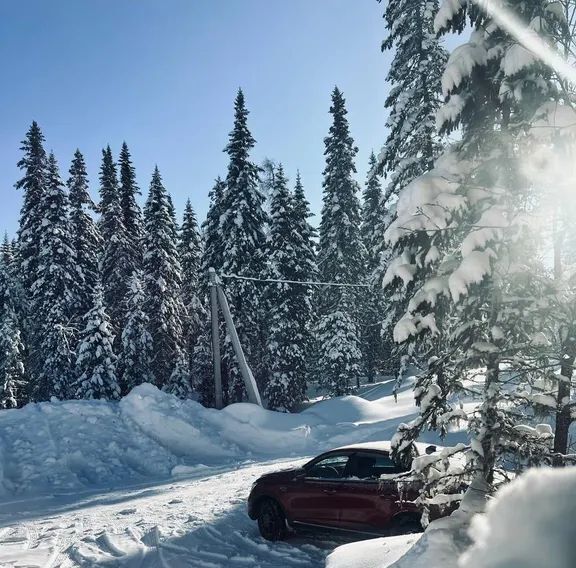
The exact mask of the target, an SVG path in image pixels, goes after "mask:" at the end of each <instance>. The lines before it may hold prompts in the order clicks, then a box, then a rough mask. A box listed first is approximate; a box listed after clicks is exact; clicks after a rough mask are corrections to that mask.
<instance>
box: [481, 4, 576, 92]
mask: <svg viewBox="0 0 576 568" xmlns="http://www.w3.org/2000/svg"><path fill="white" fill-rule="evenodd" d="M473 1H474V2H475V3H476V4H477V5H478V6H479V7H480V8H482V9H483V10H485V11H486V13H487V14H488V15H489V16H490V17H491V18H492V19H493V20H494V22H495V23H496V24H498V26H500V27H501V28H502V29H504V30H506V31H507V32H508V33H509V34H510V35H511V36H512V37H514V38H515V39H516V40H517V41H518V42H519V43H520V44H521V45H522V46H523V47H525V48H526V49H528V50H529V51H531V52H532V53H533V54H534V55H535V56H536V57H538V58H539V59H540V60H541V61H542V62H543V63H545V64H546V65H548V66H549V67H551V68H552V69H553V70H554V71H555V72H556V73H557V74H558V75H559V76H560V77H561V78H562V79H564V80H565V81H568V82H569V83H572V84H576V70H574V69H573V67H572V66H571V65H570V64H569V63H568V62H567V61H566V60H565V59H564V58H563V57H562V55H560V54H559V53H558V52H557V51H555V50H554V49H552V48H551V47H550V45H548V43H546V41H544V39H542V38H541V37H540V36H539V35H538V34H537V33H534V30H533V29H531V28H530V27H527V26H526V25H525V24H524V23H523V22H521V21H520V20H519V19H518V18H517V17H516V16H515V15H514V14H513V13H511V12H510V11H509V10H507V9H506V8H505V7H504V6H503V5H502V4H501V3H500V2H499V1H497V0H496V1H495V0H473Z"/></svg>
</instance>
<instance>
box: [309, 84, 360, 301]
mask: <svg viewBox="0 0 576 568" xmlns="http://www.w3.org/2000/svg"><path fill="white" fill-rule="evenodd" d="M330 114H332V119H333V121H332V125H331V126H330V133H329V135H328V136H327V137H326V138H325V139H324V145H325V150H324V155H325V156H326V167H325V168H324V181H323V182H322V187H323V188H324V196H323V206H322V219H321V222H320V250H319V258H318V266H319V269H320V279H321V280H322V281H324V282H337V283H348V284H355V283H358V282H359V279H361V278H362V274H363V273H364V262H365V256H366V255H365V249H364V245H363V243H362V239H361V236H360V224H361V216H360V202H359V200H358V195H357V193H358V189H359V188H358V184H357V183H356V181H355V180H354V178H353V174H354V173H356V166H355V165H354V157H355V156H356V153H357V152H358V149H357V148H356V147H355V146H354V141H353V139H352V137H351V136H350V128H349V125H348V119H347V118H346V115H347V110H346V107H345V99H344V96H343V95H342V92H341V91H340V90H339V89H338V87H335V88H334V91H333V92H332V106H331V107H330ZM341 295H342V289H341V288H337V287H333V288H330V289H328V290H326V291H323V292H322V300H323V301H322V304H323V308H322V309H323V311H324V312H326V311H327V310H328V309H330V306H336V305H337V304H338V302H339V299H340V296H341Z"/></svg>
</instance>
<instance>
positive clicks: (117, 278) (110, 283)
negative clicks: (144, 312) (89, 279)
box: [98, 146, 130, 340]
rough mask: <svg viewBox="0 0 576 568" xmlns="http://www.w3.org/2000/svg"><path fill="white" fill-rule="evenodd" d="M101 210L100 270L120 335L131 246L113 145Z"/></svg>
mask: <svg viewBox="0 0 576 568" xmlns="http://www.w3.org/2000/svg"><path fill="white" fill-rule="evenodd" d="M98 211H99V213H100V220H99V222H98V228H99V229H100V234H101V236H102V241H103V247H102V256H101V259H100V269H101V276H102V285H103V287H104V300H105V304H106V307H107V310H108V312H109V314H110V319H111V325H112V329H113V330H114V332H117V331H118V330H120V329H121V325H122V322H123V320H124V313H125V309H124V298H125V297H126V292H127V289H128V280H127V279H126V274H125V272H124V270H122V263H123V262H124V252H125V251H126V250H127V245H126V228H125V227H124V221H123V212H122V204H121V200H120V191H119V188H118V175H117V171H116V164H115V163H114V158H113V156H112V150H111V149H110V146H107V147H106V149H105V150H102V166H101V168H100V203H99V205H98ZM128 276H130V275H128ZM117 336H119V333H118V335H117ZM118 340H119V337H118Z"/></svg>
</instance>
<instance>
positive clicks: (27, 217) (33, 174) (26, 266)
mask: <svg viewBox="0 0 576 568" xmlns="http://www.w3.org/2000/svg"><path fill="white" fill-rule="evenodd" d="M44 140H45V139H44V135H43V134H42V131H41V130H40V127H39V126H38V124H37V123H36V121H34V122H32V126H31V127H30V129H29V130H28V132H27V133H26V138H25V139H24V140H23V142H22V147H21V148H20V149H21V150H22V152H24V156H23V157H22V158H21V159H20V161H19V162H18V167H19V168H20V169H21V170H22V171H23V172H24V175H23V176H22V178H21V179H20V180H19V181H18V182H16V187H17V188H18V189H22V190H23V192H24V195H23V204H22V209H21V211H20V225H19V228H18V256H19V262H20V265H21V266H20V270H21V274H22V283H23V286H24V288H25V289H27V290H29V289H30V287H31V286H32V283H33V282H34V280H35V279H36V270H37V267H38V263H39V256H40V235H41V227H42V220H43V218H44V213H45V212H44V211H42V209H41V203H42V199H43V197H44V193H45V191H46V163H47V158H46V151H45V150H44V145H43V144H44Z"/></svg>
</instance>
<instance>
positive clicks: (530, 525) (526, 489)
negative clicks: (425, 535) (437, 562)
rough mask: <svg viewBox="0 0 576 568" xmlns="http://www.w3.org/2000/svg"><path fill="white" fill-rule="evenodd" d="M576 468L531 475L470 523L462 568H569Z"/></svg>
mask: <svg viewBox="0 0 576 568" xmlns="http://www.w3.org/2000/svg"><path fill="white" fill-rule="evenodd" d="M574 519H576V468H575V467H570V468H566V469H563V470H558V469H556V470H551V469H534V470H532V471H529V472H528V473H526V474H524V475H522V476H521V477H519V478H518V479H516V480H515V481H513V482H512V483H510V484H509V485H507V486H506V487H504V488H503V489H502V490H501V491H500V492H499V493H498V494H497V496H496V498H495V499H494V500H493V501H491V502H490V503H489V504H488V506H487V508H486V514H485V515H478V516H477V517H474V519H473V521H472V525H471V527H470V531H469V532H470V535H471V537H472V539H473V540H474V545H473V546H472V548H470V549H469V550H468V551H467V552H466V553H465V554H464V556H463V557H462V558H461V559H460V563H459V566H460V567H461V568H502V567H504V566H506V567H508V566H509V567H516V566H518V567H520V566H521V567H522V568H542V567H543V566H546V568H574V566H576V545H575V542H576V525H575V524H574Z"/></svg>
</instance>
